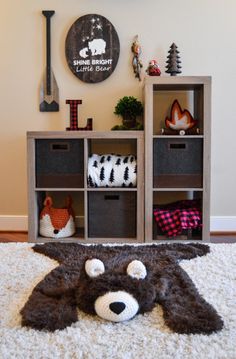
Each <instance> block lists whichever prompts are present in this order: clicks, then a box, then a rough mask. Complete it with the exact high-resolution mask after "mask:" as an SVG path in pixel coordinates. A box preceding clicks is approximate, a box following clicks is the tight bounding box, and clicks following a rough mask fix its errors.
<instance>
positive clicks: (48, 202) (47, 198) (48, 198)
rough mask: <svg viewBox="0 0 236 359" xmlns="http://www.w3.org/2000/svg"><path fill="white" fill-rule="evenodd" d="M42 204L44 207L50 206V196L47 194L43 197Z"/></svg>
mask: <svg viewBox="0 0 236 359" xmlns="http://www.w3.org/2000/svg"><path fill="white" fill-rule="evenodd" d="M43 204H44V206H45V207H52V198H51V197H49V196H47V197H46V198H45V201H44V202H43Z"/></svg>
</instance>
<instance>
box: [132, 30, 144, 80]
mask: <svg viewBox="0 0 236 359" xmlns="http://www.w3.org/2000/svg"><path fill="white" fill-rule="evenodd" d="M131 51H132V52H133V54H134V56H133V60H132V65H133V69H134V73H135V77H137V78H138V79H139V81H141V68H142V67H143V64H142V62H141V61H140V59H139V57H140V55H141V46H140V45H139V42H138V35H136V36H135V38H134V42H133V44H132V47H131Z"/></svg>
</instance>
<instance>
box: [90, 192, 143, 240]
mask: <svg viewBox="0 0 236 359" xmlns="http://www.w3.org/2000/svg"><path fill="white" fill-rule="evenodd" d="M136 197H137V193H136V192H128V191H124V192H121V191H120V192H119V191H101V192H99V191H91V192H89V193H88V236H89V237H91V238H96V237H97V238H122V237H124V238H135V237H136Z"/></svg>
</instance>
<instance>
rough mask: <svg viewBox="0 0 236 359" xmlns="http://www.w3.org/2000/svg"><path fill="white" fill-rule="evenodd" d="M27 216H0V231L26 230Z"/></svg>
mask: <svg viewBox="0 0 236 359" xmlns="http://www.w3.org/2000/svg"><path fill="white" fill-rule="evenodd" d="M27 230H28V216H4V215H1V216H0V231H27Z"/></svg>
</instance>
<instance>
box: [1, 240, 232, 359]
mask: <svg viewBox="0 0 236 359" xmlns="http://www.w3.org/2000/svg"><path fill="white" fill-rule="evenodd" d="M157 246H158V245H157ZM157 246H155V247H157ZM88 247H89V246H88ZM121 247H122V246H121ZM132 247H134V246H132ZM140 247H142V248H143V249H144V247H147V246H146V245H144V246H140ZM148 247H149V246H148ZM209 247H210V252H209V253H206V254H203V253H202V254H200V253H198V256H196V257H195V258H193V257H192V259H190V260H189V259H188V260H187V259H184V260H181V261H180V262H179V263H178V266H180V267H181V268H180V272H181V273H182V272H183V273H186V276H187V278H190V282H192V283H194V287H196V288H197V290H198V292H199V293H200V295H201V297H202V298H204V303H208V305H209V308H213V315H217V320H218V319H219V322H218V321H217V323H218V324H217V326H218V329H216V330H218V331H216V332H213V333H211V334H208V335H207V334H203V333H201V334H180V333H176V331H175V329H176V327H173V328H170V325H167V324H170V323H169V322H168V320H166V317H165V313H166V311H167V312H168V310H167V309H168V308H169V304H168V305H167V308H166V307H165V305H164V302H162V299H163V298H162V297H163V295H164V294H163V293H165V289H166V288H167V286H166V282H165V281H164V282H163V283H162V286H161V287H160V292H161V293H162V295H161V296H160V298H159V303H157V304H156V305H155V306H154V307H153V309H151V307H150V308H148V309H150V311H145V310H144V311H143V314H137V315H135V316H134V317H133V318H132V319H130V320H127V321H121V322H116V323H115V322H112V321H108V320H105V319H102V318H101V317H99V316H98V315H94V314H92V313H91V314H86V313H85V311H86V310H78V312H77V314H76V318H78V319H76V321H73V322H72V324H70V325H68V326H67V327H65V329H62V330H56V331H44V330H43V331H40V330H36V329H32V328H30V327H24V326H22V325H21V323H22V316H21V314H20V312H21V311H22V308H24V307H25V304H26V303H27V301H28V299H29V297H30V295H31V294H32V292H34V288H35V287H36V288H37V285H38V284H39V283H40V282H41V281H42V280H43V278H44V277H45V276H47V275H48V274H50V272H51V271H52V270H54V269H56V268H57V267H58V265H59V263H58V261H56V260H53V259H50V258H49V257H48V256H46V255H43V254H41V253H36V252H35V251H34V250H33V249H32V245H31V244H27V243H18V244H15V243H14V244H13V243H11V244H0V278H1V291H0V304H1V312H0V358H3V359H7V358H24V359H26V358H42V359H44V358H48V359H50V358H68V359H69V358H78V359H80V358H81V359H92V358H93V359H96V358H98V359H100V358H101V359H103V358H104V359H106V358H107V359H108V358H111V359H112V358H114V359H118V358H120V359H132V358H144V359H145V358H150V359H151V358H154V357H156V358H160V359H162V358H163V359H170V358H171V359H172V358H177V359H178V358H179V359H180V358H181V359H185V358H186V359H187V358H191V359H192V358H193V359H195V358H198V359H199V358H215V359H235V358H236V351H235V338H236V311H235V307H236V300H235V298H236V244H211V245H210V246H209ZM135 248H137V247H135ZM107 250H109V247H108V249H107ZM135 251H136V252H137V250H135ZM169 256H172V254H171V255H170V253H169V254H168V257H169ZM185 257H186V255H185ZM182 258H183V256H182ZM57 259H58V258H57ZM93 259H94V258H89V260H90V261H91V260H93ZM101 259H102V258H101ZM129 259H130V260H129V264H132V265H131V266H130V267H128V266H127V273H125V275H126V274H127V276H131V277H132V276H134V281H135V280H137V281H145V280H146V279H147V278H148V273H149V271H150V268H151V267H150V265H149V264H148V262H145V260H143V261H142V260H141V262H142V263H143V262H145V263H144V267H145V270H146V271H145V270H144V269H143V267H142V266H141V269H140V267H139V268H137V267H135V266H136V264H137V263H134V262H135V259H138V260H139V259H140V258H133V257H132V255H131V257H130V258H129ZM59 260H61V259H60V258H59ZM87 260H88V259H87ZM89 264H90V262H89ZM104 264H105V266H104V268H103V269H102V271H105V272H106V268H107V264H106V263H105V260H104ZM126 264H127V263H126ZM126 264H125V265H126ZM134 264H135V265H134ZM139 265H140V263H139ZM128 268H129V269H128ZM100 269H101V268H100ZM95 271H96V266H95ZM86 272H87V274H89V275H91V273H93V268H92V272H91V268H90V269H88V268H87V269H86ZM99 275H101V278H102V275H103V273H99ZM137 275H138V276H140V277H139V278H138V277H135V276H137ZM91 276H92V277H93V274H92V275H91ZM137 278H138V279H137ZM47 294H48V293H47ZM183 294H184V293H183ZM86 295H87V294H86ZM139 298H140V297H139ZM139 298H138V301H139ZM184 300H185V299H184V295H183V301H184ZM140 302H141V300H140ZM160 303H161V304H162V305H161V304H160ZM83 309H84V308H83ZM141 312H142V311H141ZM193 314H194V313H193ZM218 316H219V317H218ZM220 318H222V322H221V319H220ZM164 319H165V320H164ZM167 319H168V318H167ZM222 325H223V327H222ZM221 327H222V329H221ZM177 330H178V327H177ZM180 330H181V329H180Z"/></svg>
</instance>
